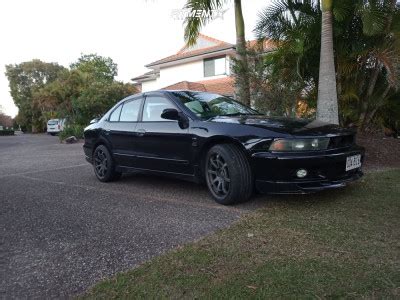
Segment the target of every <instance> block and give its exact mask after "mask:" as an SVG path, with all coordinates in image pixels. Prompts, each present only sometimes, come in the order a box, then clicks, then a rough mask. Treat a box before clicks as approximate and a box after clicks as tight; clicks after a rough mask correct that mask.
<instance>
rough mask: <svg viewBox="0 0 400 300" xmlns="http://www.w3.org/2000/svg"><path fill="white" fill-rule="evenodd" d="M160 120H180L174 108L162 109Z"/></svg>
mask: <svg viewBox="0 0 400 300" xmlns="http://www.w3.org/2000/svg"><path fill="white" fill-rule="evenodd" d="M161 118H163V119H166V120H176V121H179V120H180V119H181V117H180V114H179V112H178V111H177V110H176V109H175V108H166V109H164V110H163V112H162V114H161Z"/></svg>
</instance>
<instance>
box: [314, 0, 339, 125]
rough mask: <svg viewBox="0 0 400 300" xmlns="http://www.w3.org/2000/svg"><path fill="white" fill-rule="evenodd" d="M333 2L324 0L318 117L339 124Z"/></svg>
mask: <svg viewBox="0 0 400 300" xmlns="http://www.w3.org/2000/svg"><path fill="white" fill-rule="evenodd" d="M332 2H333V0H322V28H321V56H320V62H319V83H318V102H317V119H318V120H321V121H324V122H328V123H333V124H339V114H338V101H337V91H336V72H335V61H334V55H333V34H332V18H333V14H332Z"/></svg>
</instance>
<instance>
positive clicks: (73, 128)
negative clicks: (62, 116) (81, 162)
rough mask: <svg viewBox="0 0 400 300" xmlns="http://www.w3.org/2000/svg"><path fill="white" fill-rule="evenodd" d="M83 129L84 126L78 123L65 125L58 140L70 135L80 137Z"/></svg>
mask: <svg viewBox="0 0 400 300" xmlns="http://www.w3.org/2000/svg"><path fill="white" fill-rule="evenodd" d="M84 129H85V126H82V125H78V124H75V125H73V124H72V125H67V126H66V127H64V130H63V131H61V132H60V134H59V135H58V136H59V138H60V141H63V140H65V139H66V138H68V137H70V136H75V137H76V138H77V139H82V138H83V130H84Z"/></svg>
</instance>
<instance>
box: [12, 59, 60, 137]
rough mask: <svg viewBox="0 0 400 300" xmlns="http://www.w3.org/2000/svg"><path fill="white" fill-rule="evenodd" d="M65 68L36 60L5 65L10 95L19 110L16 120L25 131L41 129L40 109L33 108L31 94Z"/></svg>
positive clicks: (52, 79)
mask: <svg viewBox="0 0 400 300" xmlns="http://www.w3.org/2000/svg"><path fill="white" fill-rule="evenodd" d="M64 69H65V68H64V67H62V66H60V65H58V64H57V63H46V62H42V61H40V60H38V59H34V60H32V61H28V62H23V63H20V64H15V65H6V73H5V74H6V76H7V78H8V81H9V86H10V93H11V96H12V98H13V100H14V103H15V105H16V106H17V107H18V109H19V113H18V117H17V120H18V122H19V124H20V125H21V126H22V127H24V128H26V129H27V130H32V131H37V130H40V129H41V128H42V127H43V124H42V121H41V120H40V116H41V113H42V108H41V107H38V106H35V105H34V102H33V94H34V93H35V92H36V91H37V90H39V89H40V88H42V87H43V86H44V85H46V84H48V83H50V82H52V81H54V80H55V79H56V78H57V77H58V75H59V73H60V72H61V71H62V70H64Z"/></svg>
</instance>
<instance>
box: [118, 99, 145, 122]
mask: <svg viewBox="0 0 400 300" xmlns="http://www.w3.org/2000/svg"><path fill="white" fill-rule="evenodd" d="M141 102H142V101H140V99H137V100H132V101H128V102H125V103H124V106H123V107H122V111H121V115H120V117H119V120H120V121H121V122H137V120H138V116H139V110H140V104H141Z"/></svg>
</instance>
